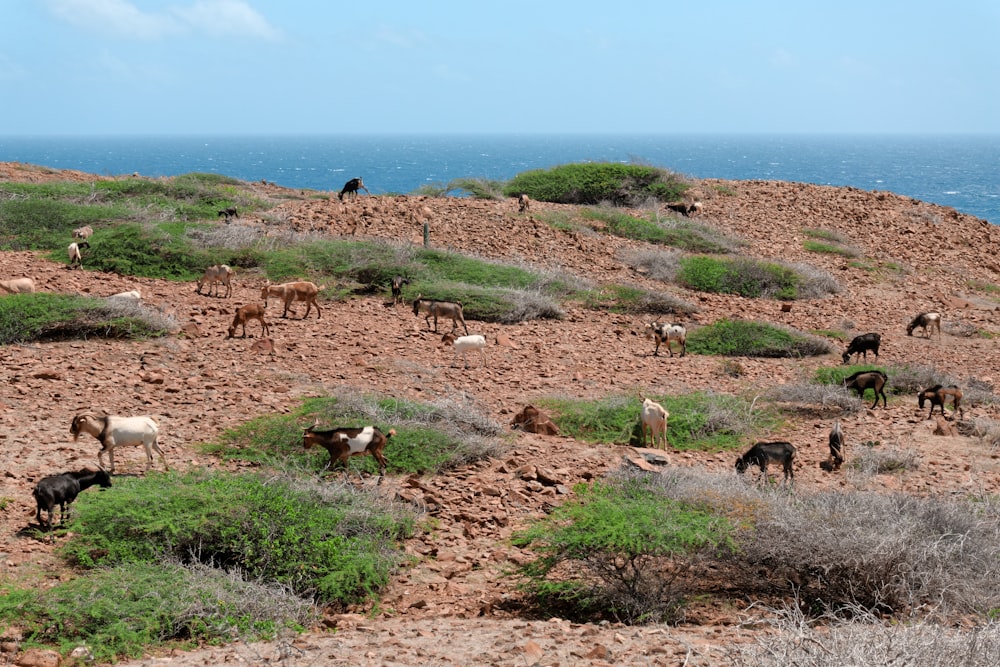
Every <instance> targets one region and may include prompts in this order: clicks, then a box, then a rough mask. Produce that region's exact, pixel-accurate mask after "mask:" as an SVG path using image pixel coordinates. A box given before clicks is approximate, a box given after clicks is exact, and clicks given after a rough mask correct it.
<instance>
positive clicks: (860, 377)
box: [844, 371, 889, 408]
mask: <svg viewBox="0 0 1000 667" xmlns="http://www.w3.org/2000/svg"><path fill="white" fill-rule="evenodd" d="M888 381H889V376H888V375H886V374H885V373H883V372H882V371H858V372H857V373H855V374H854V375H851V376H850V377H846V378H844V388H845V389H854V390H855V391H857V392H858V398H864V397H865V390H866V389H871V390H872V391H874V392H875V402H874V403H872V408H876V407H878V398H879V396H881V397H882V407H886V408H887V407H889V402H888V401H887V400H886V398H885V383H886V382H888Z"/></svg>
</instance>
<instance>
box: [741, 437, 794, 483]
mask: <svg viewBox="0 0 1000 667" xmlns="http://www.w3.org/2000/svg"><path fill="white" fill-rule="evenodd" d="M772 461H773V462H774V463H780V464H781V469H782V470H783V471H784V473H785V481H786V482H789V483H791V482H793V481H795V472H794V471H793V470H792V463H793V462H794V461H795V447H794V446H793V445H792V443H790V442H785V441H784V440H778V441H775V442H758V443H757V444H755V445H754V446H753V447H751V448H750V449H749V451H747V453H746V454H744V455H743V456H741V457H739V458H738V459H736V472H737V473H739V474H741V475H742V474H743V473H744V472H746V469H747V468H749V467H750V466H752V465H755V466H759V467H760V474H761V477H763V478H765V479H766V478H767V464H768V463H771V462H772Z"/></svg>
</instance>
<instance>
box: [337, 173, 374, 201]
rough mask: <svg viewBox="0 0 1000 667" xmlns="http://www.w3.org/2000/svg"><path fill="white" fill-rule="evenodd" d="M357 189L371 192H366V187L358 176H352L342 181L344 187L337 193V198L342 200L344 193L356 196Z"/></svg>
mask: <svg viewBox="0 0 1000 667" xmlns="http://www.w3.org/2000/svg"><path fill="white" fill-rule="evenodd" d="M358 190H364V191H365V192H367V193H368V194H371V193H370V192H368V188H366V187H365V184H364V183H363V182H362V181H361V179H360V178H352V179H351V180H349V181H347V182H346V183H344V187H343V189H341V191H340V194H338V195H337V199H339V200H340V201H344V195H354V196H355V197H357V196H358Z"/></svg>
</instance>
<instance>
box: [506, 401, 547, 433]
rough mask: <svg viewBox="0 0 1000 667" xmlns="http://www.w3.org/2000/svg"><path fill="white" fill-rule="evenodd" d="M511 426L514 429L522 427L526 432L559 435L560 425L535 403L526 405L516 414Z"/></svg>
mask: <svg viewBox="0 0 1000 667" xmlns="http://www.w3.org/2000/svg"><path fill="white" fill-rule="evenodd" d="M510 428H511V430H513V431H516V430H518V429H521V430H522V431H524V432H525V433H538V434H540V435H559V427H558V426H556V425H555V424H554V423H553V422H552V420H551V419H550V418H549V416H548V415H547V414H545V413H544V412H542V411H541V410H539V409H538V408H536V407H535V406H534V405H526V406H524V409H523V410H521V411H520V412H518V413H517V414H516V415H514V419H513V420H511V422H510Z"/></svg>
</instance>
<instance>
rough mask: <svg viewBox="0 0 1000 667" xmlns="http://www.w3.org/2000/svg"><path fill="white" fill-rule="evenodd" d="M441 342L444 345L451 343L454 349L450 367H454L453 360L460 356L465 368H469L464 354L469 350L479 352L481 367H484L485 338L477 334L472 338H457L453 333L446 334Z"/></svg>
mask: <svg viewBox="0 0 1000 667" xmlns="http://www.w3.org/2000/svg"><path fill="white" fill-rule="evenodd" d="M441 342H442V343H444V344H445V345H448V344H449V343H451V344H452V345H454V347H455V358H454V359H452V361H451V367H452V368H454V367H455V359H458V355H459V354H461V355H462V361H464V362H465V367H466V368H468V367H469V360H468V359H467V358H466V356H465V355H466V353H468V352H469V351H470V350H479V355H480V357H481V359H482V363H481V365H482V366H485V365H486V337H485V336H480V335H478V334H473V335H472V336H458V337H457V338H456V337H455V334H453V333H446V334H445V335H444V336H442V337H441Z"/></svg>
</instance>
